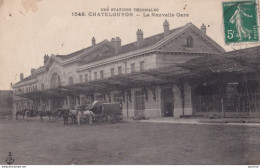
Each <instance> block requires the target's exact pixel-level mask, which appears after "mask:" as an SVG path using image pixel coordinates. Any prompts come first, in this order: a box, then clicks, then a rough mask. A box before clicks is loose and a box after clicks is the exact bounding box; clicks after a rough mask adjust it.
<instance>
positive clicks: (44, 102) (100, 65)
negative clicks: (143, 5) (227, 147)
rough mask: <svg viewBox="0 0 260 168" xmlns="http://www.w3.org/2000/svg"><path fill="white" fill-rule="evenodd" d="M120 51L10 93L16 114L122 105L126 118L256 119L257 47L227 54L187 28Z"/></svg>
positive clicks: (52, 71)
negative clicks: (98, 103) (100, 104)
mask: <svg viewBox="0 0 260 168" xmlns="http://www.w3.org/2000/svg"><path fill="white" fill-rule="evenodd" d="M162 30H163V32H162V33H160V34H157V35H154V36H151V37H144V32H143V31H142V30H141V29H138V30H137V32H136V41H135V42H132V43H129V44H126V45H121V39H120V38H119V37H115V38H112V39H111V40H104V41H101V42H99V43H97V42H96V40H95V38H94V37H93V38H92V39H90V40H91V41H92V45H91V46H89V47H86V48H84V49H82V50H79V51H76V52H73V53H70V54H67V55H50V56H48V55H45V56H44V59H43V60H44V62H43V66H42V67H40V68H38V69H31V75H30V76H28V77H26V78H24V77H23V74H22V73H21V75H20V77H21V80H20V81H19V82H17V83H16V84H14V85H13V93H14V97H16V99H15V100H16V101H15V102H14V111H15V112H16V111H19V110H22V109H24V108H27V109H32V110H37V111H52V110H55V109H57V108H66V109H75V108H76V107H77V106H79V105H85V104H90V103H92V102H93V101H94V100H100V101H105V102H120V103H121V105H122V109H123V114H124V116H125V117H132V116H145V117H147V118H156V117H175V118H180V117H190V116H191V117H192V116H193V117H196V116H207V117H208V116H221V117H259V116H260V105H259V102H260V97H259V96H260V95H259V94H258V93H259V87H258V86H259V73H258V72H259V67H260V66H258V65H259V59H260V55H259V54H260V47H252V48H248V49H243V50H237V51H232V52H225V50H224V49H223V48H222V47H221V46H220V45H218V44H217V43H216V42H215V41H214V40H212V39H211V38H210V37H209V36H208V35H207V33H206V26H205V25H204V24H202V25H201V26H200V27H196V26H195V25H194V24H192V23H188V24H186V25H184V26H182V27H178V28H173V29H170V24H169V22H168V21H167V20H165V22H164V23H163V24H162Z"/></svg>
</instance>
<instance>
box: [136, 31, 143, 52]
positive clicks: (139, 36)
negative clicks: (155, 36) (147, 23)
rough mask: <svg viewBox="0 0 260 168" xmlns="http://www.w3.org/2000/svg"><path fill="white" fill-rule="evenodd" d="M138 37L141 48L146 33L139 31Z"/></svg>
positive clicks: (138, 44) (138, 45)
mask: <svg viewBox="0 0 260 168" xmlns="http://www.w3.org/2000/svg"><path fill="white" fill-rule="evenodd" d="M136 37H137V48H140V47H141V45H142V42H143V39H144V33H143V31H142V30H141V29H138V30H137V32H136Z"/></svg>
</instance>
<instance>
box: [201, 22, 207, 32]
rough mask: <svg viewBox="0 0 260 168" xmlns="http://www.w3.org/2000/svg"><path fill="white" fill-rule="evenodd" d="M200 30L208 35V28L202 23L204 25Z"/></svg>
mask: <svg viewBox="0 0 260 168" xmlns="http://www.w3.org/2000/svg"><path fill="white" fill-rule="evenodd" d="M200 30H201V31H202V32H203V33H205V34H206V30H207V27H206V26H205V25H204V23H202V25H201V26H200Z"/></svg>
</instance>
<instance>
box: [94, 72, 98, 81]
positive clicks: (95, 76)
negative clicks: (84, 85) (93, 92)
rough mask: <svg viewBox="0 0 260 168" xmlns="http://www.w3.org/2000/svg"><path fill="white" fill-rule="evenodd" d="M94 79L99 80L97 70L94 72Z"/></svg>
mask: <svg viewBox="0 0 260 168" xmlns="http://www.w3.org/2000/svg"><path fill="white" fill-rule="evenodd" d="M94 80H97V72H94Z"/></svg>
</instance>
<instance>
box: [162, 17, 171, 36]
mask: <svg viewBox="0 0 260 168" xmlns="http://www.w3.org/2000/svg"><path fill="white" fill-rule="evenodd" d="M163 29H164V38H165V37H166V36H168V35H169V34H170V27H169V22H168V21H167V20H165V21H164V23H163Z"/></svg>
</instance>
